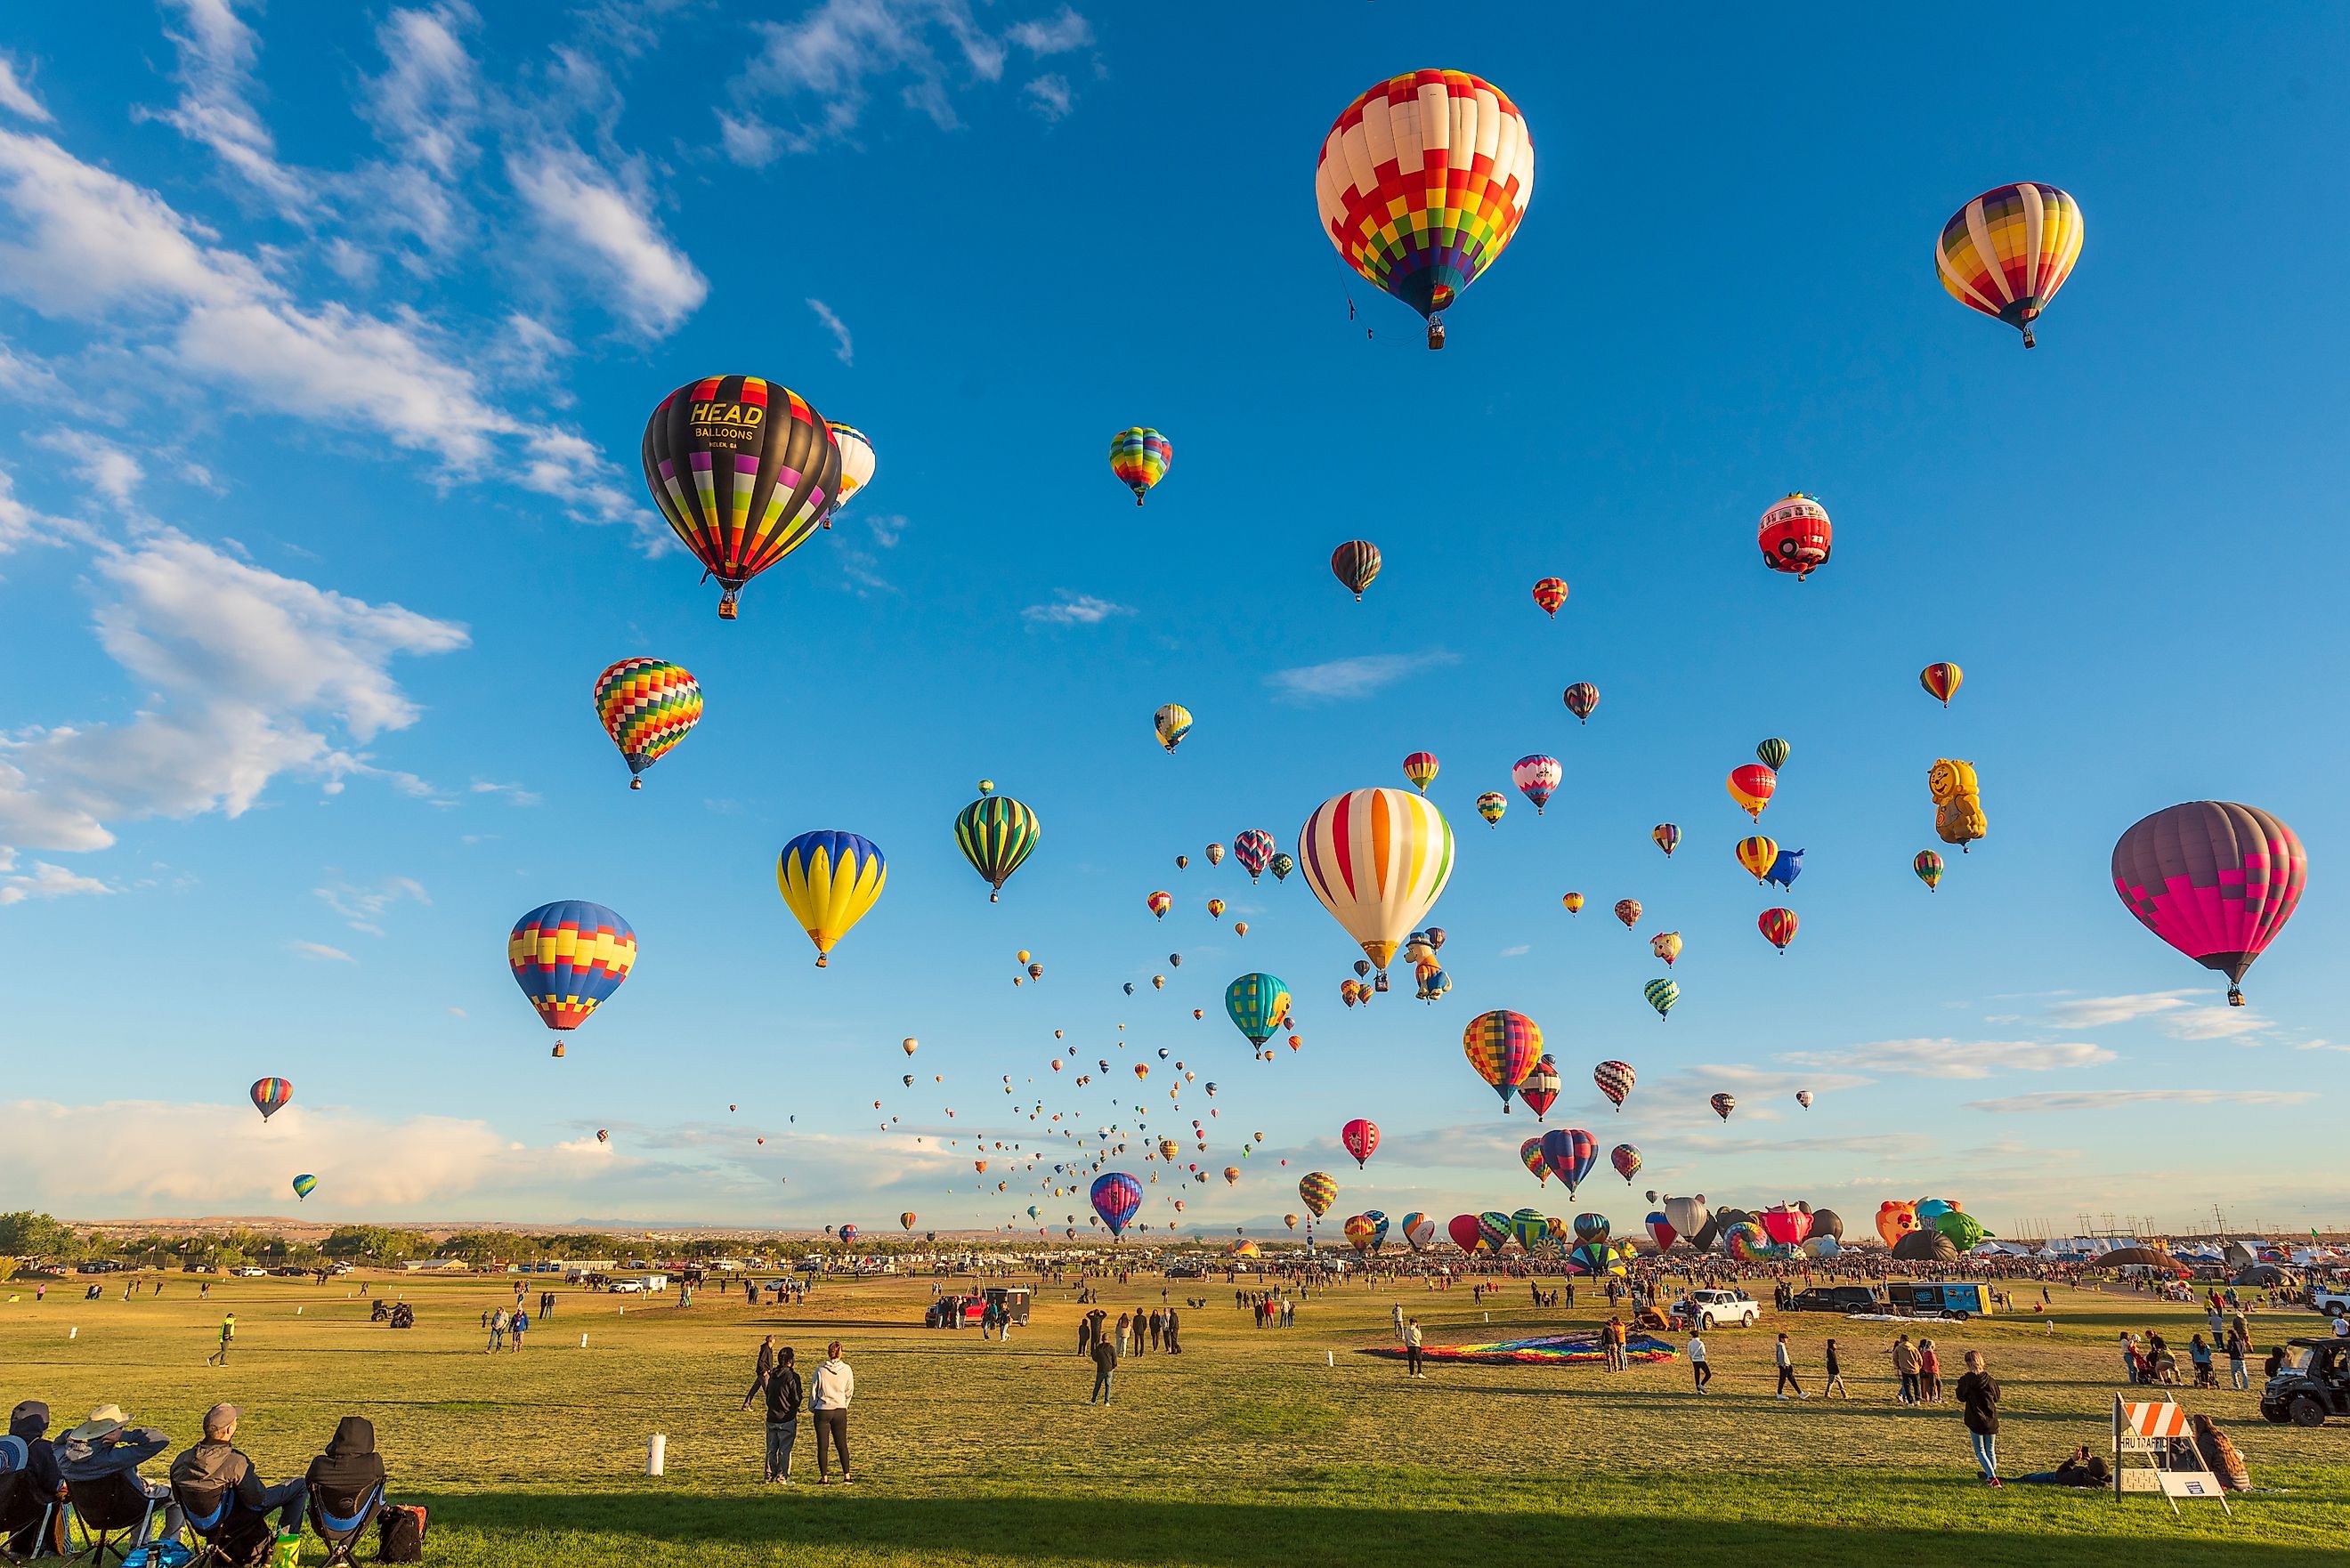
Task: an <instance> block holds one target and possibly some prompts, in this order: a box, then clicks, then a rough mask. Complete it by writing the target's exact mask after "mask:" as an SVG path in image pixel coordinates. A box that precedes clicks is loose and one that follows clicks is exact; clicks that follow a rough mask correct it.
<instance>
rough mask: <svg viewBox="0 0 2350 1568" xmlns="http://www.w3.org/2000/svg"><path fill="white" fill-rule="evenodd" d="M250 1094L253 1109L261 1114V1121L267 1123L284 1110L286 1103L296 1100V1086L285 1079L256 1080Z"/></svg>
mask: <svg viewBox="0 0 2350 1568" xmlns="http://www.w3.org/2000/svg"><path fill="white" fill-rule="evenodd" d="M248 1094H249V1095H250V1096H251V1098H252V1100H253V1108H254V1109H255V1110H256V1111H259V1112H260V1113H261V1119H262V1120H263V1121H267V1120H268V1119H269V1118H270V1117H272V1116H276V1114H277V1113H278V1112H280V1111H282V1110H284V1109H285V1108H286V1103H287V1102H288V1101H290V1100H292V1099H293V1098H294V1085H292V1084H290V1083H288V1082H286V1080H285V1079H283V1078H256V1079H255V1080H254V1084H253V1087H252V1089H251V1090H249V1091H248Z"/></svg>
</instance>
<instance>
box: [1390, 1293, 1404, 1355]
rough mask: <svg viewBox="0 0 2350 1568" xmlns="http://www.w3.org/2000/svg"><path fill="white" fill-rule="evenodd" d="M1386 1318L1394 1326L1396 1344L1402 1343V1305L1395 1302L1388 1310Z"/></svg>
mask: <svg viewBox="0 0 2350 1568" xmlns="http://www.w3.org/2000/svg"><path fill="white" fill-rule="evenodd" d="M1388 1320H1389V1321H1390V1322H1392V1323H1393V1324H1395V1336H1396V1343H1397V1344H1398V1345H1401V1344H1402V1343H1403V1303H1401V1302H1397V1303H1395V1304H1394V1305H1392V1306H1390V1307H1389V1308H1388Z"/></svg>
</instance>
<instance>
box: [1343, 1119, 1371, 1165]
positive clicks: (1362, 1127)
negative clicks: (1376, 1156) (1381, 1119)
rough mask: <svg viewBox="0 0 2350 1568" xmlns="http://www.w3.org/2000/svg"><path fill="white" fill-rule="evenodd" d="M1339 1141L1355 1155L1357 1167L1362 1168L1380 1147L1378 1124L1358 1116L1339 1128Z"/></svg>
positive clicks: (1349, 1152) (1348, 1151)
mask: <svg viewBox="0 0 2350 1568" xmlns="http://www.w3.org/2000/svg"><path fill="white" fill-rule="evenodd" d="M1338 1142H1339V1143H1340V1145H1341V1146H1343V1147H1345V1149H1346V1151H1347V1153H1348V1154H1351V1155H1353V1156H1354V1157H1355V1168H1356V1169H1357V1170H1360V1169H1362V1168H1363V1164H1364V1162H1365V1161H1366V1160H1367V1159H1369V1158H1371V1155H1372V1153H1373V1151H1374V1150H1376V1149H1377V1148H1378V1147H1379V1129H1378V1124H1377V1123H1376V1122H1369V1121H1366V1120H1364V1119H1363V1118H1362V1117H1361V1116H1357V1117H1356V1118H1355V1119H1354V1120H1353V1121H1350V1122H1348V1123H1347V1125H1346V1126H1345V1127H1340V1128H1339V1129H1338Z"/></svg>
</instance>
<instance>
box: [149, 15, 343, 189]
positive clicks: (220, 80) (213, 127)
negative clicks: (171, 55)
mask: <svg viewBox="0 0 2350 1568" xmlns="http://www.w3.org/2000/svg"><path fill="white" fill-rule="evenodd" d="M169 3H170V4H172V5H175V6H177V8H178V9H179V11H180V14H181V30H179V31H175V32H172V33H171V35H170V36H171V39H172V45H173V47H176V48H177V49H178V50H179V55H180V68H179V70H178V72H177V73H176V75H177V77H178V79H179V83H180V101H179V102H178V103H177V104H175V105H173V106H172V108H171V109H166V110H164V111H162V112H161V113H160V114H158V115H156V116H155V118H156V119H161V120H162V121H163V122H164V123H165V124H166V125H169V126H171V127H172V129H173V130H177V131H178V132H179V133H180V134H181V135H182V136H184V137H186V138H188V139H189V140H192V141H196V142H200V143H202V144H203V145H204V146H206V147H209V148H211V149H212V150H213V153H214V154H215V155H217V156H218V157H219V158H220V160H221V161H223V162H224V163H226V164H227V165H228V166H229V168H230V169H231V170H233V171H235V173H236V174H237V175H238V176H240V177H241V178H243V179H244V181H246V182H248V183H250V184H251V185H253V186H254V188H255V189H256V190H258V191H259V192H262V193H263V194H264V195H265V196H267V197H268V198H269V199H270V201H271V202H274V203H275V204H276V208H277V211H278V212H279V213H280V214H281V215H283V216H285V217H286V218H289V219H292V220H293V221H295V222H296V223H309V222H310V221H311V219H312V218H313V217H314V216H315V215H316V213H317V189H316V186H315V183H314V182H313V181H312V180H311V179H310V178H309V177H308V176H307V175H305V174H303V173H302V172H300V171H296V170H294V169H289V168H287V167H286V165H284V164H282V163H280V162H278V161H277V143H276V138H274V137H272V136H271V135H270V133H269V128H268V127H267V126H266V125H265V124H263V123H262V119H261V114H260V111H259V110H258V109H255V108H254V106H253V104H252V102H251V101H250V95H251V93H252V91H253V87H254V83H253V67H254V65H255V61H256V60H257V59H258V57H259V56H260V53H261V40H260V38H259V37H258V36H256V35H255V33H254V31H253V29H252V28H251V27H249V26H246V25H245V23H244V18H243V17H241V16H238V15H237V14H236V7H235V5H234V3H233V0H169Z"/></svg>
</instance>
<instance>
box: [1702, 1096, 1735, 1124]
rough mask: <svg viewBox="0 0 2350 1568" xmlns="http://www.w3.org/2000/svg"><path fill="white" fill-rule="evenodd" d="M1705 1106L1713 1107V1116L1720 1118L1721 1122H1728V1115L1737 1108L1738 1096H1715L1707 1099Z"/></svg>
mask: <svg viewBox="0 0 2350 1568" xmlns="http://www.w3.org/2000/svg"><path fill="white" fill-rule="evenodd" d="M1706 1104H1707V1105H1709V1106H1712V1107H1713V1114H1714V1115H1715V1116H1720V1117H1721V1119H1722V1120H1723V1121H1728V1120H1729V1119H1730V1113H1731V1112H1732V1111H1734V1110H1736V1109H1737V1108H1738V1096H1736V1095H1715V1096H1712V1097H1711V1098H1710V1099H1708V1100H1707V1101H1706Z"/></svg>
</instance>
